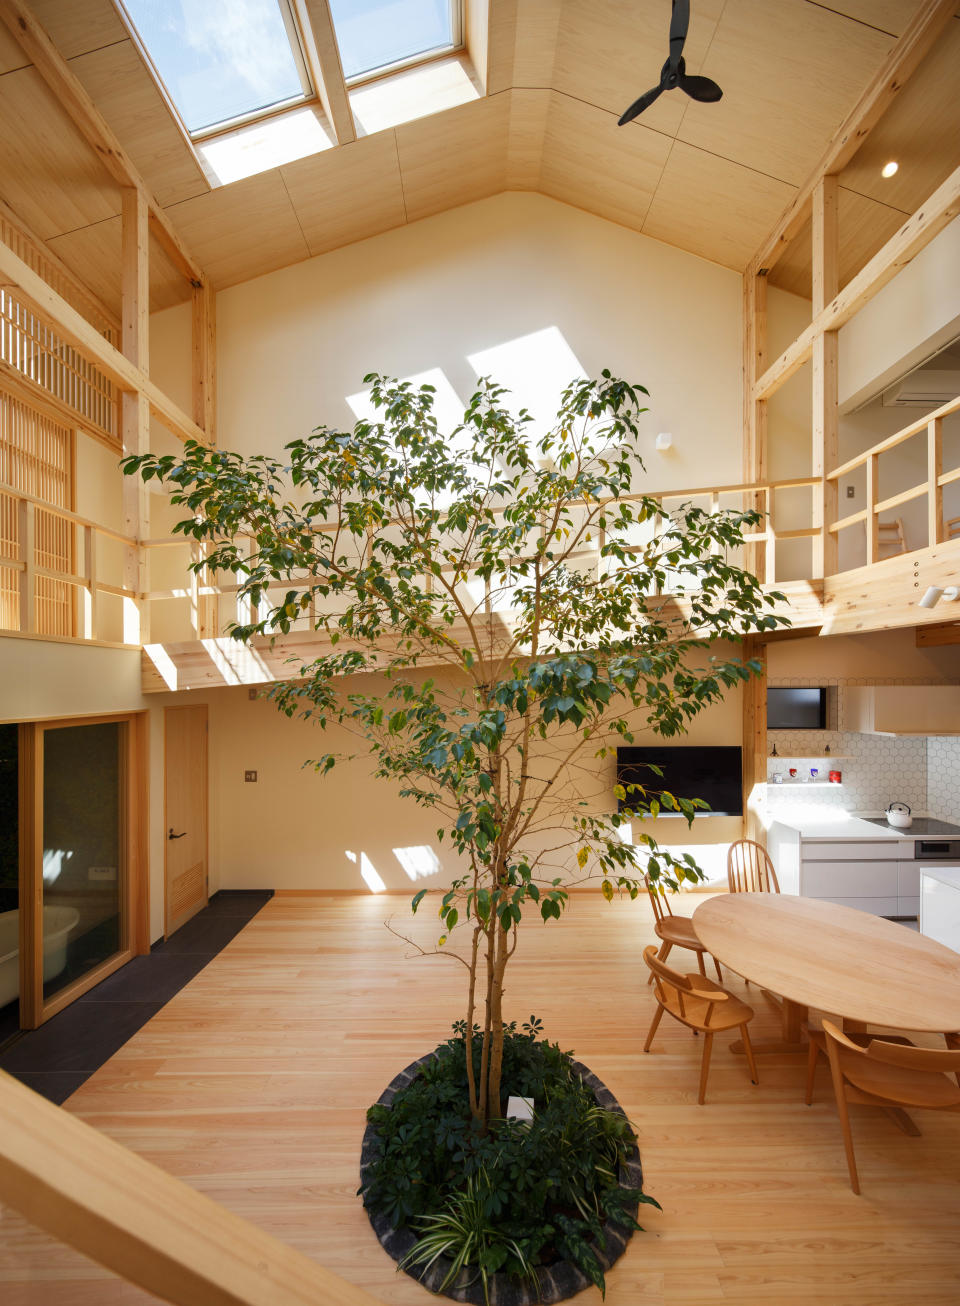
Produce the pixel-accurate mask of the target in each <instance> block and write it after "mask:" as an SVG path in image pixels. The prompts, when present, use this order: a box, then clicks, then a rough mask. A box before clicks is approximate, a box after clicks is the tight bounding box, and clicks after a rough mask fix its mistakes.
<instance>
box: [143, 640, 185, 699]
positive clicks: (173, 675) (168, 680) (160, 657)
mask: <svg viewBox="0 0 960 1306" xmlns="http://www.w3.org/2000/svg"><path fill="white" fill-rule="evenodd" d="M143 651H144V653H146V655H147V657H148V658H149V659H150V661H151V662H152V663H153V665H154V666H155V667H156V669H157V673H158V674H159V676H160V678H161V679H162V680H163V683H164V684H165V685H166V687H167V689H170V690H175V689H176V688H177V666H176V663H175V662H174V660H173V658H172V657H171V656H170V654H169V653H168V652H167V650H166V649H165V648H164V647H163V645H162V644H144V646H143Z"/></svg>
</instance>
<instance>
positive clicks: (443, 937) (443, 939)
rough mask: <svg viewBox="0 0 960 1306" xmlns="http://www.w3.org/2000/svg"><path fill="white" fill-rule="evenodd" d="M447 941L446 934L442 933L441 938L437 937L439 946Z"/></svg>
mask: <svg viewBox="0 0 960 1306" xmlns="http://www.w3.org/2000/svg"><path fill="white" fill-rule="evenodd" d="M446 941H447V936H446V935H445V934H441V935H440V937H439V939H437V947H438V948H442V947H443V945H444V944H445V943H446Z"/></svg>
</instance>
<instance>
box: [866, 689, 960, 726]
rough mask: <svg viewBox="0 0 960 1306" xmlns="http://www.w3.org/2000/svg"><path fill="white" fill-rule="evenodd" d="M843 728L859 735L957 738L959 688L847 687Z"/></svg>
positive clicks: (959, 720) (959, 706) (959, 718)
mask: <svg viewBox="0 0 960 1306" xmlns="http://www.w3.org/2000/svg"><path fill="white" fill-rule="evenodd" d="M843 728H844V729H845V730H852V731H854V732H855V733H857V734H861V735H870V734H874V735H957V734H960V685H848V686H847V688H846V689H845V690H844V697H843Z"/></svg>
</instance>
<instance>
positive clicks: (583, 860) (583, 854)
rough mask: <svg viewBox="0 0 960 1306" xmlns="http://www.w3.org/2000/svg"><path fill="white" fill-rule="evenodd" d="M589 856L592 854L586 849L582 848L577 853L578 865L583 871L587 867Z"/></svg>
mask: <svg viewBox="0 0 960 1306" xmlns="http://www.w3.org/2000/svg"><path fill="white" fill-rule="evenodd" d="M589 856H590V854H589V852H587V850H586V848H581V849H580V850H579V852H578V853H577V865H578V866H579V867H580V869H581V870H582V869H583V867H584V866H586V864H587V858H588V857H589Z"/></svg>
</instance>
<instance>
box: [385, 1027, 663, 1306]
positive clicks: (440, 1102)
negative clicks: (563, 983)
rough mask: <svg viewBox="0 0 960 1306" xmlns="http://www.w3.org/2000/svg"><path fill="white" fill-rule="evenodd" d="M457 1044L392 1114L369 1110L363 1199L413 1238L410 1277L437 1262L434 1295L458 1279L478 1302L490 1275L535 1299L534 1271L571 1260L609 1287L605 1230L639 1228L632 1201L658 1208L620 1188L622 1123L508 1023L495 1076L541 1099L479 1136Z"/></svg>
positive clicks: (534, 1032) (559, 1061)
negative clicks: (506, 1278)
mask: <svg viewBox="0 0 960 1306" xmlns="http://www.w3.org/2000/svg"><path fill="white" fill-rule="evenodd" d="M465 1034H466V1031H465V1027H464V1026H463V1023H462V1022H460V1023H459V1024H458V1025H457V1026H455V1028H454V1036H453V1037H452V1038H450V1039H448V1040H447V1042H445V1043H443V1044H441V1045H440V1047H438V1048H437V1051H436V1055H435V1057H434V1058H433V1059H432V1060H430V1061H428V1062H427V1063H426V1064H425V1065H424V1066H423V1067H422V1069H421V1071H420V1073H419V1074H418V1075H417V1076H416V1078H415V1079H414V1080H413V1081H412V1082H411V1083H410V1084H409V1085H408V1086H407V1087H406V1088H402V1089H400V1090H399V1091H398V1092H397V1094H396V1095H395V1097H394V1099H393V1101H392V1103H391V1105H390V1106H381V1105H376V1106H373V1107H371V1108H370V1110H369V1111H368V1113H367V1118H368V1120H369V1121H370V1123H371V1124H372V1125H374V1126H375V1127H376V1131H377V1137H378V1143H377V1155H376V1156H375V1158H374V1160H373V1161H372V1162H371V1163H370V1165H369V1166H368V1167H367V1168H366V1171H365V1173H364V1180H363V1185H362V1187H361V1189H360V1191H361V1193H362V1194H363V1198H364V1202H365V1204H366V1205H367V1206H368V1207H369V1208H370V1209H371V1210H373V1211H375V1212H382V1213H384V1214H385V1215H387V1216H388V1217H389V1219H390V1221H391V1223H392V1224H393V1226H394V1227H395V1228H411V1229H413V1230H414V1231H415V1232H416V1233H417V1235H418V1241H417V1243H416V1244H415V1246H414V1247H413V1248H412V1250H411V1251H410V1252H409V1253H408V1254H407V1256H406V1257H405V1259H404V1261H403V1263H402V1264H403V1265H404V1267H405V1268H406V1267H409V1268H410V1269H411V1271H413V1272H423V1273H425V1272H426V1271H427V1270H429V1269H430V1268H431V1266H433V1265H434V1263H435V1262H438V1261H440V1260H441V1258H444V1259H443V1262H442V1263H443V1265H444V1269H445V1275H444V1278H443V1280H442V1281H441V1284H440V1287H441V1290H442V1289H444V1288H446V1287H447V1286H449V1285H450V1284H452V1283H454V1281H455V1280H456V1279H457V1277H458V1275H460V1273H461V1271H463V1270H466V1271H467V1273H468V1276H471V1277H473V1278H476V1279H478V1280H480V1282H481V1283H482V1285H483V1289H484V1298H485V1300H486V1299H488V1289H489V1280H490V1276H491V1275H493V1274H497V1273H502V1274H506V1275H510V1276H513V1277H514V1278H516V1279H519V1280H521V1281H524V1282H525V1283H526V1284H528V1285H529V1286H530V1288H531V1289H532V1291H533V1293H534V1295H536V1294H537V1288H538V1278H539V1272H540V1271H541V1270H542V1268H543V1267H544V1266H549V1265H551V1264H553V1263H554V1262H556V1261H557V1260H567V1261H571V1262H572V1263H573V1264H574V1265H576V1266H577V1267H578V1268H579V1269H581V1270H582V1271H583V1272H584V1274H586V1275H587V1277H588V1278H589V1279H590V1280H591V1281H592V1282H593V1283H595V1284H597V1286H598V1287H599V1288H600V1289H601V1291H604V1290H605V1282H604V1274H603V1264H602V1261H601V1259H600V1257H599V1256H598V1248H599V1246H600V1245H601V1244H602V1240H603V1232H604V1226H605V1224H606V1223H607V1221H613V1222H614V1223H615V1224H617V1225H619V1226H621V1227H622V1228H625V1229H626V1230H632V1229H639V1228H640V1227H641V1226H640V1225H639V1224H638V1223H637V1220H636V1211H637V1206H638V1203H647V1204H649V1205H652V1206H656V1205H657V1203H656V1201H655V1200H654V1199H653V1198H652V1197H650V1196H648V1195H646V1194H645V1193H644V1192H643V1191H642V1189H640V1188H630V1187H626V1186H623V1187H622V1186H621V1185H620V1182H619V1171H620V1166H621V1164H622V1163H623V1162H624V1160H625V1159H626V1158H627V1156H628V1154H629V1153H630V1151H631V1149H632V1148H633V1147H634V1145H635V1142H636V1137H635V1135H634V1132H633V1130H632V1128H631V1126H630V1124H629V1122H628V1120H627V1119H626V1117H625V1116H624V1115H622V1114H621V1113H620V1112H618V1111H613V1110H608V1109H606V1108H605V1107H603V1106H600V1105H599V1104H598V1103H597V1101H596V1099H595V1097H594V1095H593V1093H592V1092H591V1090H590V1089H589V1088H588V1087H587V1086H586V1085H585V1084H584V1083H583V1082H582V1080H581V1078H580V1076H579V1074H578V1073H577V1072H576V1070H575V1068H574V1065H573V1062H572V1060H571V1056H570V1054H569V1053H565V1052H562V1051H561V1050H560V1048H559V1046H558V1045H556V1044H553V1043H550V1042H549V1041H547V1040H546V1039H542V1038H539V1037H538V1035H539V1034H540V1022H539V1021H537V1020H536V1018H535V1017H531V1018H530V1020H529V1021H528V1022H526V1023H525V1024H524V1026H523V1029H522V1031H518V1030H517V1028H516V1026H515V1025H514V1024H508V1025H507V1027H506V1029H505V1031H504V1058H503V1069H504V1082H505V1083H506V1084H508V1085H509V1091H510V1092H511V1093H512V1094H514V1095H516V1096H522V1097H528V1098H531V1099H534V1100H535V1102H536V1112H535V1116H534V1119H533V1122H532V1123H530V1124H526V1123H521V1122H518V1121H514V1120H508V1119H506V1118H504V1117H503V1116H501V1117H500V1118H499V1119H498V1120H497V1122H496V1124H495V1125H494V1126H492V1127H490V1128H488V1129H486V1130H483V1129H481V1128H480V1127H478V1125H477V1122H476V1121H474V1120H473V1119H472V1118H471V1115H470V1112H469V1104H468V1096H467V1091H466V1090H467V1078H466V1065H465V1051H466V1046H465V1045H466V1039H465ZM474 1056H475V1057H476V1058H477V1059H479V1056H480V1043H479V1040H474ZM475 1069H478V1067H475ZM503 1105H504V1106H505V1105H506V1104H505V1103H504V1104H503ZM447 1262H449V1264H447Z"/></svg>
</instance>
